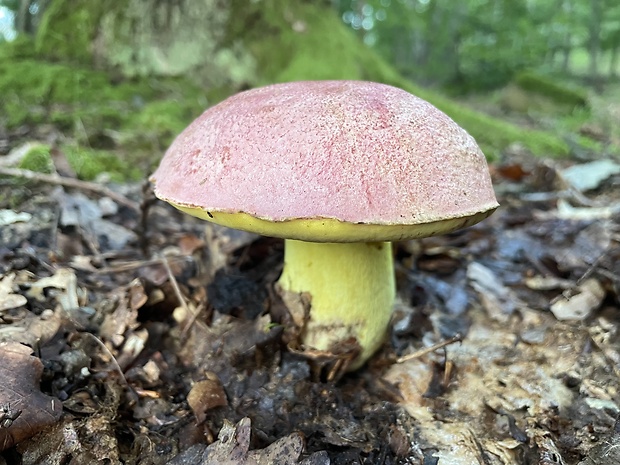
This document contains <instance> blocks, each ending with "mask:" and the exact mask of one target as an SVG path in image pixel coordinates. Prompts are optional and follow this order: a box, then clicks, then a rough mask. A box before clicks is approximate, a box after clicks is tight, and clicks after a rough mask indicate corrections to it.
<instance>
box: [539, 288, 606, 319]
mask: <svg viewBox="0 0 620 465" xmlns="http://www.w3.org/2000/svg"><path fill="white" fill-rule="evenodd" d="M575 291H576V292H577V294H575V295H573V296H571V297H564V296H562V297H561V298H560V299H559V300H558V301H556V302H554V303H553V304H551V313H553V315H554V316H555V317H556V318H557V319H558V320H560V321H566V320H584V319H586V318H587V317H588V316H590V314H591V313H592V311H594V310H596V309H597V308H598V307H600V305H601V303H602V302H603V299H604V298H605V289H604V288H603V286H601V284H600V283H599V282H598V281H597V280H596V279H593V278H590V279H586V280H585V281H584V282H583V283H582V284H581V285H579V286H577V288H576V289H575Z"/></svg>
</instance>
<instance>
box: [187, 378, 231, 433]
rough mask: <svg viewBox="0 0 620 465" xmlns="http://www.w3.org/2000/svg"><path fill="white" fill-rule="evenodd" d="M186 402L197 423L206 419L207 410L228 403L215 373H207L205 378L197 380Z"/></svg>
mask: <svg viewBox="0 0 620 465" xmlns="http://www.w3.org/2000/svg"><path fill="white" fill-rule="evenodd" d="M187 403H188V404H189V406H190V408H191V409H192V411H193V412H194V415H195V416H196V420H198V423H203V422H204V421H205V420H206V419H207V412H208V411H209V410H211V409H213V408H215V407H222V406H224V405H227V404H228V400H227V399H226V393H225V392H224V388H223V387H222V383H221V382H220V380H219V378H218V377H217V375H216V374H215V373H207V379H204V380H202V381H197V382H196V383H194V385H193V386H192V389H191V390H190V391H189V394H188V395H187Z"/></svg>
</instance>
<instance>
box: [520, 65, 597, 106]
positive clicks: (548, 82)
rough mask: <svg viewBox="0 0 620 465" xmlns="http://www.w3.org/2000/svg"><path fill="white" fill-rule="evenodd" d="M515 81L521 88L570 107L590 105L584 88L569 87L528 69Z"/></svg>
mask: <svg viewBox="0 0 620 465" xmlns="http://www.w3.org/2000/svg"><path fill="white" fill-rule="evenodd" d="M515 83H516V84H517V85H518V86H519V87H520V88H521V89H523V90H525V91H528V92H532V93H534V94H538V95H542V96H544V97H546V98H548V99H550V100H552V101H553V102H555V103H556V104H560V105H567V106H570V107H585V106H587V105H588V93H587V92H586V91H585V90H584V89H579V88H575V87H568V86H566V85H563V84H561V83H560V82H558V80H557V79H553V78H552V77H549V76H543V75H541V74H537V73H534V72H531V71H527V72H523V73H520V74H519V75H517V77H516V78H515Z"/></svg>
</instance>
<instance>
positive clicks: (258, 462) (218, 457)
mask: <svg viewBox="0 0 620 465" xmlns="http://www.w3.org/2000/svg"><path fill="white" fill-rule="evenodd" d="M251 431H252V426H251V422H250V419H249V418H243V419H242V420H241V421H239V423H237V424H236V425H233V424H232V423H230V422H229V421H227V420H224V426H222V429H221V430H220V433H219V434H218V437H217V441H215V442H214V443H213V444H211V445H210V446H208V447H207V448H206V449H202V448H201V447H200V446H195V447H194V448H190V449H191V450H187V451H186V452H185V453H183V454H180V455H178V456H177V457H175V459H174V460H173V461H171V462H170V465H190V464H191V465H274V464H278V465H329V463H330V462H329V458H328V457H327V456H326V455H325V454H323V453H320V452H319V453H316V454H312V456H310V457H308V458H306V459H304V460H303V461H302V462H300V461H299V458H300V456H301V454H302V452H303V451H304V438H303V436H302V435H301V433H291V434H289V435H288V436H286V437H283V438H281V439H278V440H277V441H276V442H274V443H273V444H271V445H269V446H268V447H266V448H264V449H260V450H253V451H250V450H249V448H250V439H251Z"/></svg>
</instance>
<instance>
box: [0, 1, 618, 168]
mask: <svg viewBox="0 0 620 465" xmlns="http://www.w3.org/2000/svg"><path fill="white" fill-rule="evenodd" d="M619 54H620V2H618V0H458V1H457V0H312V1H311V0H191V1H190V0H98V1H92V0H0V93H1V94H2V95H3V99H1V100H0V126H5V127H7V128H8V129H9V130H14V129H15V128H23V127H26V128H30V129H33V128H35V129H36V128H40V125H41V124H52V125H53V126H54V128H55V129H56V130H57V131H60V133H61V134H62V136H63V140H64V143H65V144H68V145H70V146H71V150H72V151H76V150H78V149H80V148H81V147H85V148H87V149H88V150H89V151H90V152H89V157H91V155H93V153H96V151H97V150H105V151H110V150H112V151H117V152H118V151H120V152H122V153H124V154H125V156H126V157H128V158H129V157H138V158H139V159H142V160H146V161H144V164H145V168H144V171H148V169H149V166H150V165H149V163H151V164H152V163H153V160H154V159H156V158H157V157H158V156H159V155H160V154H161V152H162V151H163V150H164V149H165V147H166V146H167V144H168V143H169V142H170V141H171V140H172V138H173V137H174V136H175V134H177V133H178V132H179V131H180V130H182V128H183V127H184V126H185V125H186V124H187V123H188V122H189V121H191V119H192V118H194V117H195V116H197V115H198V114H199V113H200V112H201V111H202V110H204V108H206V107H208V106H209V105H212V104H214V103H217V102H218V101H220V100H222V99H223V98H225V97H226V96H228V95H230V94H232V93H234V92H238V91H240V90H243V89H247V88H250V87H255V86H259V85H265V84H269V83H273V82H282V81H290V80H302V79H367V80H373V81H380V82H385V83H388V84H391V85H395V86H399V87H402V88H404V89H405V90H407V91H409V92H412V93H415V94H418V95H419V96H421V97H422V98H425V99H427V100H429V101H430V102H431V103H433V104H434V105H436V106H437V107H439V108H440V109H441V110H443V111H444V112H446V113H448V114H449V115H450V116H451V117H452V118H454V119H455V120H456V121H457V122H458V123H459V124H461V125H463V126H464V127H465V128H466V129H467V130H468V131H469V132H471V133H472V134H473V135H474V137H476V138H477V139H478V141H479V143H480V144H481V146H482V147H483V149H484V150H485V153H486V154H487V156H489V157H490V158H497V157H500V156H501V154H502V153H503V152H504V151H505V150H506V149H507V148H509V147H514V145H515V144H518V145H520V146H522V147H523V148H524V149H525V150H527V151H529V152H531V153H533V154H535V155H542V156H556V155H566V154H568V153H571V152H575V151H580V150H590V151H592V150H595V151H603V152H614V151H617V150H618V146H619V145H620V142H619V141H618V140H619V139H620V135H618V131H619V130H618V126H620V124H616V123H615V121H616V120H615V119H614V118H615V116H614V115H615V114H616V113H618V114H620V109H618V108H617V107H616V106H614V105H613V102H614V101H620V90H619V89H620V85H619V84H618V69H619V68H620V65H619V63H618V62H619V61H620V57H619ZM618 117H619V118H620V116H618ZM591 123H592V124H594V126H592V124H591ZM586 124H590V126H591V127H590V131H589V132H590V133H592V127H593V128H594V129H595V130H594V133H595V134H594V136H592V134H589V133H588V134H586V133H587V132H588V131H584V130H583V127H584V125H586ZM34 132H36V131H34ZM584 134H585V135H584ZM93 156H94V155H93ZM89 157H86V158H89ZM105 157H109V153H108V152H105ZM128 171H131V172H134V171H135V170H128Z"/></svg>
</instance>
